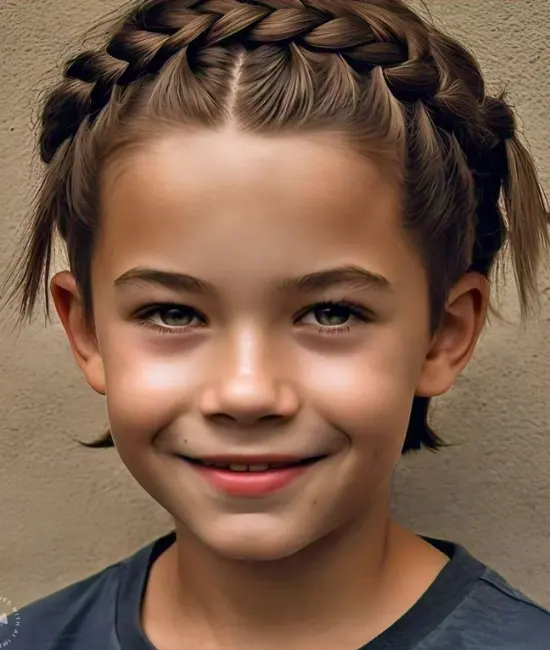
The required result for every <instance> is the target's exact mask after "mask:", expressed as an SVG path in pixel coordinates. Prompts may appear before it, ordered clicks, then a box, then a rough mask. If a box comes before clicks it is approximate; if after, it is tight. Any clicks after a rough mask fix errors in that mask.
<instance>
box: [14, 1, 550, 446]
mask: <svg viewBox="0 0 550 650" xmlns="http://www.w3.org/2000/svg"><path fill="white" fill-rule="evenodd" d="M141 118H145V119H141ZM140 119H141V122H140V123H139V124H138V122H139V120H140ZM144 122H147V125H148V126H149V125H150V124H154V123H155V122H159V123H166V122H171V123H174V124H176V125H179V124H182V123H183V124H191V123H194V124H197V125H201V126H203V127H204V126H207V127H210V126H219V125H220V124H224V123H228V122H231V123H234V124H235V125H237V126H239V127H242V128H243V129H245V130H249V131H256V132H269V131H271V132H275V133H278V132H281V131H282V130H283V129H286V128H294V129H297V130H299V129H306V128H307V129H318V130H322V129H324V128H328V129H331V128H336V129H337V130H339V132H344V133H347V134H348V135H349V136H350V137H349V142H350V144H351V145H352V146H356V147H358V148H360V149H361V151H362V152H365V150H368V152H369V153H372V154H373V155H374V156H378V157H382V156H385V155H387V156H388V157H389V158H390V159H391V161H392V162H397V163H398V165H397V166H396V172H397V174H396V175H397V176H398V177H399V180H400V181H401V183H402V186H403V189H404V192H403V194H404V210H403V212H404V218H403V220H404V228H405V229H406V230H407V231H408V232H409V233H410V234H411V236H412V238H413V240H414V242H415V243H417V244H418V247H419V249H420V252H421V253H422V257H423V260H424V262H425V264H426V267H427V270H428V278H429V284H430V287H429V289H430V296H431V306H432V327H434V328H435V327H436V326H437V323H438V319H439V317H440V315H441V313H442V308H443V306H444V303H445V298H446V296H447V294H448V291H449V289H450V288H451V287H452V285H453V283H454V282H456V281H457V280H458V278H459V277H460V276H461V275H462V274H463V273H465V272H466V271H467V270H473V271H477V272H479V273H482V274H484V275H487V276H488V275H489V273H490V272H491V271H492V269H493V268H494V266H495V264H497V263H498V262H499V260H498V258H497V253H499V251H501V249H504V245H505V244H509V248H510V249H511V252H512V260H513V265H514V272H515V276H516V279H517V284H518V287H519V295H520V299H521V307H522V312H525V311H526V310H527V308H528V307H529V305H530V304H531V303H532V302H533V299H535V298H536V279H537V271H538V263H539V260H540V258H541V257H542V256H546V255H547V254H548V252H549V250H550V238H549V233H548V211H547V207H546V205H545V197H544V194H543V191H542V188H541V186H540V183H539V181H538V177H537V174H536V170H535V166H534V163H533V161H532V159H531V157H530V155H529V154H528V152H527V150H526V149H525V147H524V146H523V145H522V144H521V142H520V141H519V138H518V136H517V128H516V120H515V116H514V113H513V111H512V109H511V108H510V106H509V105H508V104H507V103H506V101H505V100H504V97H502V96H501V97H498V98H495V97H490V96H488V95H487V93H486V89H485V83H484V80H483V76H482V74H481V72H480V70H479V67H478V65H477V63H476V61H475V59H474V58H473V56H472V55H471V54H470V53H469V52H468V51H467V50H466V49H465V48H464V47H462V46H461V45H460V44H459V43H457V42H456V41H455V40H453V39H452V38H450V37H448V36H446V35H445V34H443V33H442V32H440V31H439V30H438V29H436V28H435V27H434V26H432V25H429V24H427V23H426V22H425V21H423V20H422V19H421V18H420V17H419V16H418V15H417V14H416V13H415V12H414V11H412V9H410V8H409V7H408V6H407V5H406V3H405V2H404V1H403V0H145V1H143V0H142V1H141V2H134V3H133V5H132V8H131V9H130V10H129V11H125V13H123V14H122V15H121V16H120V17H118V18H117V19H116V20H115V21H114V22H113V27H112V30H111V31H110V32H109V33H108V36H107V42H106V44H105V47H104V48H102V49H99V50H87V51H85V52H83V53H81V54H79V55H77V56H75V57H74V58H72V59H71V60H70V61H68V62H67V64H66V66H65V68H64V75H63V80H62V81H61V83H60V84H59V86H58V87H56V88H55V89H54V90H53V91H52V92H51V93H50V94H49V97H48V99H47V102H46V104H45V106H44V109H43V112H42V120H41V126H42V131H41V135H40V152H41V157H42V160H43V161H44V162H45V163H46V164H47V165H48V167H47V170H46V178H45V181H44V184H43V186H42V188H41V193H40V195H39V200H38V203H37V206H38V207H37V210H36V213H35V214H34V215H33V221H32V223H31V225H30V229H29V230H30V233H31V236H30V238H29V240H28V241H27V243H26V250H25V251H24V253H23V255H22V256H20V259H21V260H22V262H21V267H20V271H21V274H20V277H17V276H15V274H12V275H11V276H10V277H9V278H8V282H9V281H12V280H13V289H12V292H11V293H10V294H9V297H8V299H11V298H13V297H15V296H21V303H20V304H21V308H20V313H21V315H22V316H30V315H31V313H32V311H33V308H34V304H35V300H36V297H37V294H38V290H39V287H40V282H41V279H42V278H43V279H44V285H45V289H46V308H47V307H48V282H47V280H48V274H49V265H50V260H51V257H52V241H53V236H54V233H55V231H56V230H57V231H58V232H59V233H60V234H61V236H62V238H63V240H64V241H65V243H66V245H67V248H68V251H69V261H70V264H71V270H72V271H73V273H74V275H75V277H76V280H77V283H78V284H79V287H80V288H81V290H82V294H83V302H84V310H85V316H86V317H88V316H90V314H91V311H92V309H91V295H92V294H91V286H90V272H89V271H90V268H89V267H90V260H91V258H92V252H91V251H92V247H93V239H94V233H95V230H96V222H97V214H96V213H97V212H99V210H98V209H97V199H96V197H97V194H98V192H97V184H98V178H99V172H100V167H101V165H102V164H103V163H104V161H105V160H108V159H109V156H110V155H113V152H114V151H115V150H116V147H117V146H120V147H121V146H123V145H127V144H129V143H134V142H142V141H144V140H145V138H146V137H147V133H146V129H145V128H142V129H141V130H140V128H138V127H142V126H143V123H144ZM115 126H116V128H115ZM134 126H135V127H136V128H135V129H134V130H133V131H132V130H131V128H133V127H134ZM369 147H370V148H371V149H370V150H369ZM16 271H17V269H16ZM427 412H428V400H425V399H420V398H418V399H416V400H415V404H414V405H413V412H412V415H411V421H410V430H409V433H408V435H407V440H406V444H405V448H404V451H408V450H412V449H418V448H420V447H422V446H426V447H428V448H431V449H436V448H437V447H439V446H441V445H442V444H443V443H442V442H441V441H440V440H439V439H438V438H437V436H436V435H435V434H434V433H433V431H432V430H431V429H430V427H429V426H428V424H427V421H426V417H427ZM109 439H110V437H109V436H107V438H105V439H104V440H103V442H102V443H101V444H100V446H104V445H103V443H106V444H107V443H108V440H109ZM111 445H112V441H111ZM107 446H109V445H107Z"/></svg>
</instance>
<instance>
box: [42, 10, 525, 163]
mask: <svg viewBox="0 0 550 650" xmlns="http://www.w3.org/2000/svg"><path fill="white" fill-rule="evenodd" d="M389 4H391V5H392V12H391V13H390V10H389V9H387V5H389ZM289 5H291V6H289ZM396 6H397V8H398V9H399V12H398V17H399V19H400V20H398V21H397V22H396V16H395V10H396ZM390 25H391V28H390ZM419 26H420V27H422V23H421V21H420V20H419V19H418V17H417V16H416V15H415V14H414V13H412V12H411V11H410V10H408V9H407V8H405V6H404V5H401V4H400V3H395V2H392V3H390V2H387V1H381V0H378V1H376V2H369V3H360V2H356V3H353V2H335V1H334V0H332V1H331V0H324V1H323V0H315V1H307V0H304V1H303V2H302V1H298V0H293V1H292V2H289V0H286V1H285V2H277V1H269V0H261V1H259V0H258V1H257V2H255V4H246V3H242V2H239V1H238V0H202V1H201V0H173V1H172V2H166V0H150V1H149V2H146V3H143V4H141V5H138V6H137V7H136V8H135V10H134V11H133V12H131V13H130V14H129V15H128V16H127V17H126V19H125V20H124V22H123V23H122V25H121V26H120V28H119V29H118V31H116V33H115V34H114V35H113V36H112V38H111V39H110V41H109V42H108V44H107V46H106V47H105V49H103V50H99V51H86V52H83V53H81V54H79V55H78V56H75V57H74V58H72V59H71V60H69V61H68V63H67V64H66V66H65V69H64V77H65V81H64V83H62V84H61V85H60V87H59V88H58V89H56V91H55V92H53V93H52V94H51V96H50V98H49V101H48V102H47V104H46V106H45V108H44V111H43V116H42V124H43V129H44V131H43V135H42V138H41V156H42V159H43V161H44V162H46V163H49V162H51V160H52V159H53V157H54V156H55V154H56V152H57V151H58V149H59V148H60V146H61V145H62V144H63V143H64V142H65V141H66V140H67V139H70V138H73V137H74V136H75V135H76V133H77V131H78V129H79V128H80V125H81V124H82V123H84V122H85V121H86V119H87V118H89V120H90V122H93V120H94V119H95V118H96V117H97V115H98V114H99V113H101V111H102V110H103V109H104V108H105V107H106V106H107V104H108V103H109V101H110V100H111V98H112V95H113V91H114V89H115V88H116V89H122V90H124V89H125V88H127V87H128V86H130V85H131V84H133V83H134V82H136V81H139V80H140V79H142V78H144V77H146V76H147V75H156V74H158V72H159V71H160V70H161V69H162V68H163V66H164V65H165V64H166V63H167V62H168V61H169V60H170V59H171V58H172V57H174V56H176V55H178V54H183V55H185V57H186V59H187V64H188V65H189V68H190V70H191V71H193V70H194V65H193V64H194V61H195V60H196V54H197V52H198V51H200V50H202V49H204V48H209V47H215V46H217V47H228V46H231V45H233V44H238V45H239V46H241V47H245V48H247V49H254V48H256V47H258V46H260V45H268V44H269V45H276V46H278V47H280V48H284V47H288V46H289V45H290V44H294V45H295V46H298V47H302V48H307V49H309V50H311V51H314V52H324V53H327V54H328V53H333V54H338V55H339V56H340V57H342V59H343V60H345V62H346V63H347V64H348V65H349V66H350V67H351V68H352V70H353V71H355V72H357V73H358V74H360V75H366V74H368V73H369V72H371V71H372V70H373V69H374V68H377V67H380V68H381V69H382V70H383V75H384V79H385V82H386V84H387V86H388V88H389V90H390V91H391V92H392V94H393V95H394V97H395V98H396V99H397V100H399V101H402V102H415V101H418V100H420V101H423V102H424V104H425V106H426V108H427V110H428V111H429V113H430V116H431V117H432V119H433V120H434V123H435V124H436V125H437V126H438V127H440V128H443V129H445V130H448V131H453V132H454V133H456V134H457V137H458V139H459V142H460V144H461V145H462V146H463V148H464V149H465V150H469V149H471V148H472V147H469V146H468V145H469V143H470V142H471V141H472V140H474V141H475V143H476V146H475V147H474V148H475V149H476V150H477V149H478V148H479V143H480V142H483V143H486V144H487V146H488V147H489V148H492V147H494V146H496V144H498V142H500V141H502V140H504V139H508V138H513V137H514V134H515V121H514V116H513V113H512V111H511V110H510V108H509V107H508V106H507V105H506V104H505V103H504V102H502V101H500V100H498V99H495V98H487V97H486V96H485V90H484V84H483V79H482V77H481V74H480V73H479V71H478V70H477V66H476V65H475V62H474V61H473V59H471V57H470V56H469V55H468V54H467V52H465V51H464V50H462V49H460V50H458V49H457V48H456V47H453V46H452V44H451V41H450V40H449V39H445V37H443V36H441V35H439V41H440V44H441V45H442V46H443V48H445V47H446V48H447V50H448V52H447V54H448V57H447V58H444V57H442V56H441V55H439V56H437V54H436V55H435V56H434V54H433V52H432V48H431V43H430V39H429V38H428V35H427V33H426V30H425V29H419ZM460 67H462V69H463V70H464V69H467V71H468V74H469V75H470V77H471V78H472V80H473V82H474V83H473V84H472V88H471V89H470V91H469V92H465V90H464V89H463V88H459V87H458V85H457V82H456V79H455V78H453V77H454V75H449V74H448V69H449V68H454V71H455V72H456V70H457V69H459V68H460ZM78 82H81V83H80V84H78ZM472 90H473V92H472Z"/></svg>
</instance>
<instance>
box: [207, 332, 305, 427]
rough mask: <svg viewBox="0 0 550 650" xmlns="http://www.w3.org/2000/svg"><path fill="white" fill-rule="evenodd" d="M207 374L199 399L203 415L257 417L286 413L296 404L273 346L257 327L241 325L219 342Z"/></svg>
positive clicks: (250, 418)
mask: <svg viewBox="0 0 550 650" xmlns="http://www.w3.org/2000/svg"><path fill="white" fill-rule="evenodd" d="M210 377H211V381H210V382H209V385H208V386H207V387H206V389H205V392H204V394H203V399H202V410H203V412H204V413H205V415H226V416H229V417H231V418H233V419H236V420H257V419H259V418H262V417H264V418H265V417H268V416H285V417H288V416H289V415H290V414H291V413H292V412H293V411H294V410H295V408H297V399H296V396H295V394H294V391H292V390H290V386H289V384H288V382H287V378H285V377H283V376H281V364H280V363H278V360H277V350H276V346H275V345H274V344H272V343H270V341H269V337H268V336H267V335H266V334H264V333H262V332H260V331H259V330H258V328H253V327H246V326H245V327H241V328H240V329H239V330H238V331H234V332H233V333H231V334H228V335H227V337H226V338H225V339H224V341H223V343H221V342H220V347H219V348H218V356H217V357H216V358H215V359H214V366H213V372H212V374H211V375H210Z"/></svg>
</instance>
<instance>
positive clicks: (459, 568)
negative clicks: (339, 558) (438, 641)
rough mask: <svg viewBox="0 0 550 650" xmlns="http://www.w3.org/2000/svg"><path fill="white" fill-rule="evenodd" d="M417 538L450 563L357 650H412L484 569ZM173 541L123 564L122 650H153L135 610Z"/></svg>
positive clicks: (451, 547) (166, 539) (465, 555)
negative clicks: (408, 606)
mask: <svg viewBox="0 0 550 650" xmlns="http://www.w3.org/2000/svg"><path fill="white" fill-rule="evenodd" d="M422 538H423V539H424V540H425V541H427V542H428V543H430V544H432V545H433V546H435V548H437V549H438V550H439V551H441V552H442V553H444V554H445V555H447V556H448V557H449V558H450V561H449V562H448V563H447V564H446V565H445V566H444V567H443V569H442V571H441V572H440V574H439V575H438V576H437V578H436V579H435V581H434V582H433V583H432V584H431V585H430V587H429V588H428V589H427V591H426V592H425V593H424V594H423V595H422V596H421V597H420V599H419V600H418V601H417V602H416V603H415V604H414V605H413V606H412V607H411V609H409V610H408V611H407V612H405V614H403V616H402V617H401V618H399V619H398V620H397V621H396V622H395V623H394V624H393V625H392V626H390V627H389V628H388V629H387V630H385V631H384V632H383V633H382V634H380V635H379V636H378V637H376V638H375V639H373V640H372V641H371V642H370V643H368V644H366V645H364V646H362V647H361V648H358V649H357V650H413V649H414V648H416V647H417V646H418V644H419V643H420V642H421V641H423V640H424V639H425V638H426V637H427V636H428V635H429V634H430V633H431V632H433V630H435V629H436V628H437V627H438V626H439V625H440V624H441V623H442V622H443V621H444V620H445V619H446V618H447V617H448V616H449V615H450V614H451V613H452V612H453V611H454V610H455V609H456V608H457V607H458V605H459V604H460V603H461V602H462V601H463V600H464V598H466V596H467V595H468V594H469V593H470V592H471V590H472V589H473V588H474V586H475V584H476V582H477V581H478V580H479V578H480V577H481V576H482V575H483V574H484V573H485V571H486V567H485V566H484V565H483V564H482V563H481V562H479V561H478V560H477V559H475V558H474V557H473V556H472V555H470V553H469V552H468V551H467V550H466V549H465V548H463V547H462V546H460V545H459V544H455V543H453V542H449V541H446V540H441V539H436V538H432V537H425V536H422ZM175 541H176V533H175V531H171V532H169V533H168V534H166V535H164V536H162V537H160V538H159V539H157V540H155V541H154V542H152V543H151V544H148V545H147V546H145V547H144V548H142V549H141V550H139V551H138V552H137V553H135V554H134V555H132V556H131V557H129V558H128V559H127V560H125V561H124V562H123V563H122V564H123V568H122V575H121V581H120V586H119V590H118V595H117V603H116V613H115V625H116V633H117V637H118V639H119V642H120V647H121V650H157V649H156V648H155V647H154V646H153V645H152V644H151V642H150V641H149V640H148V639H147V637H146V635H145V632H144V631H143V628H142V626H141V621H140V618H141V616H140V610H141V603H142V602H143V598H144V595H145V588H146V585H147V580H148V577H149V573H150V570H151V567H152V565H153V563H154V562H155V560H156V559H157V558H158V557H159V556H160V555H161V554H162V553H164V551H166V550H167V549H168V548H169V547H170V546H171V545H172V544H173V543H174V542H175Z"/></svg>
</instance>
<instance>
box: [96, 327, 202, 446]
mask: <svg viewBox="0 0 550 650" xmlns="http://www.w3.org/2000/svg"><path fill="white" fill-rule="evenodd" d="M114 344H115V341H114V339H112V340H111V342H110V345H109V346H107V347H106V348H105V349H104V351H103V357H104V366H105V378H106V387H107V394H106V397H107V410H108V414H109V420H110V424H111V429H112V433H113V436H114V437H115V438H121V437H128V436H132V439H133V440H135V441H137V440H139V439H142V440H143V442H149V441H150V438H151V436H152V435H154V434H155V433H156V432H158V431H160V430H162V429H164V428H166V427H167V426H168V425H169V424H170V423H171V422H172V421H173V420H174V419H176V418H177V417H178V415H179V414H181V413H183V412H185V411H188V410H189V409H190V399H191V395H192V394H193V393H194V391H195V390H196V387H195V385H194V384H195V382H196V377H197V375H196V373H193V372H189V369H188V368H187V369H186V368H182V367H181V363H177V362H175V361H174V359H173V357H172V358H171V359H170V358H168V357H167V356H166V355H163V356H160V355H155V354H151V353H150V352H148V351H145V350H143V349H142V350H140V348H139V344H137V345H133V344H132V342H131V341H128V340H126V341H120V344H118V345H114Z"/></svg>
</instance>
